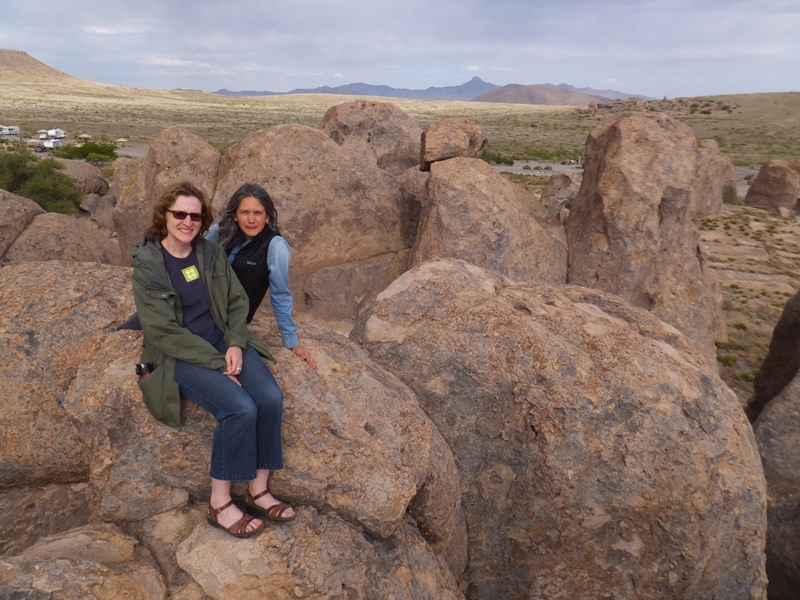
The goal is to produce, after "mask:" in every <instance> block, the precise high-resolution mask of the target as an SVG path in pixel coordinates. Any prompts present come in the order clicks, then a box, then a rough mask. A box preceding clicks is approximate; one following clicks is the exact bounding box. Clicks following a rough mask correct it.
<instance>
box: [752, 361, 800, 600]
mask: <svg viewBox="0 0 800 600" xmlns="http://www.w3.org/2000/svg"><path fill="white" fill-rule="evenodd" d="M753 428H754V430H755V435H756V441H757V442H758V448H759V451H760V452H761V460H762V461H763V464H764V475H766V478H767V490H768V493H769V500H770V502H769V509H768V513H767V514H768V527H767V544H766V554H767V576H768V577H769V598H770V600H792V599H793V598H795V597H796V596H797V590H798V586H800V524H799V523H798V521H797V514H798V511H800V444H799V443H798V442H799V441H800V377H797V376H795V377H794V378H793V379H792V380H791V381H790V382H789V383H788V385H786V386H785V387H784V388H783V389H782V390H781V392H780V393H779V394H778V395H777V396H775V397H774V398H773V399H772V400H771V401H770V402H769V403H768V404H767V405H766V406H765V407H764V410H763V411H762V412H761V413H760V415H759V416H758V419H757V420H756V421H755V423H754V424H753Z"/></svg>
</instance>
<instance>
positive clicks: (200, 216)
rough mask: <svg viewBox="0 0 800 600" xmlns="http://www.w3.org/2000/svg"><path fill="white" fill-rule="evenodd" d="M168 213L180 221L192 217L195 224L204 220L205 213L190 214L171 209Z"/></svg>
mask: <svg viewBox="0 0 800 600" xmlns="http://www.w3.org/2000/svg"><path fill="white" fill-rule="evenodd" d="M167 212H169V213H172V216H173V217H175V219H176V220H178V221H183V220H184V219H185V218H186V217H190V218H191V219H192V221H194V222H195V223H199V222H200V221H202V220H203V213H190V212H184V211H182V210H170V209H169V208H168V209H167Z"/></svg>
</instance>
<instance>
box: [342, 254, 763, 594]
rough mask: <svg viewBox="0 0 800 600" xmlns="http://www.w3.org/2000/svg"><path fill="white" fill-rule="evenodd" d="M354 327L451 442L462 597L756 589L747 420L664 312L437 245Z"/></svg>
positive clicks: (755, 487)
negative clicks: (516, 275) (448, 255)
mask: <svg viewBox="0 0 800 600" xmlns="http://www.w3.org/2000/svg"><path fill="white" fill-rule="evenodd" d="M351 337H353V338H354V339H356V340H357V341H359V342H360V343H361V344H362V345H364V347H365V348H367V350H368V351H369V352H370V354H371V355H372V357H373V358H374V359H375V361H376V362H378V363H379V364H381V365H383V366H384V367H385V368H386V369H388V370H391V371H392V372H393V373H395V374H396V375H398V376H399V377H400V379H402V380H403V381H404V382H405V383H406V384H408V386H409V387H410V388H411V389H412V390H414V392H416V394H417V397H418V398H419V401H420V403H421V404H422V407H423V408H424V409H425V411H426V412H427V413H428V415H429V416H430V418H431V420H432V421H433V422H434V424H435V425H436V426H437V427H438V428H439V431H440V432H441V433H442V435H443V436H444V438H445V439H446V440H447V443H448V445H449V446H450V448H451V450H452V451H453V453H454V455H455V458H456V464H457V465H458V467H459V471H460V474H461V480H462V490H463V506H464V510H465V513H466V518H467V529H468V532H469V566H468V568H467V571H466V572H465V575H464V579H465V580H464V581H462V586H467V587H466V589H467V590H468V591H467V595H468V596H469V597H470V598H472V599H481V598H486V599H489V598H491V599H494V598H556V597H558V598H602V597H612V598H649V599H658V598H663V599H665V600H666V599H670V600H672V599H674V598H712V597H719V598H731V599H755V598H760V599H764V598H765V586H766V578H765V575H764V555H763V546H764V539H765V536H766V497H765V483H764V477H763V472H762V469H761V463H760V460H759V456H758V452H757V450H756V446H755V442H754V439H753V433H752V430H751V428H750V426H749V424H748V423H747V420H746V419H745V418H744V415H743V414H742V412H741V409H740V408H739V406H738V404H737V401H736V397H735V395H734V394H733V392H732V391H731V390H730V389H729V388H728V387H727V386H726V385H725V384H724V383H723V382H722V380H720V379H719V377H718V376H717V375H716V374H715V373H714V372H713V370H712V369H710V368H709V367H708V366H707V364H706V362H705V361H704V359H703V357H702V356H701V355H700V354H699V353H698V352H697V351H696V350H695V348H694V346H693V345H692V344H690V343H688V342H687V340H686V338H684V336H682V335H681V334H680V333H679V332H678V331H677V330H676V329H675V328H674V327H672V326H670V325H668V324H665V323H663V322H662V321H659V320H658V319H656V318H655V317H654V316H652V315H651V314H649V313H647V312H646V311H642V310H639V309H636V308H634V307H631V306H630V305H628V304H627V303H625V302H624V301H622V300H621V299H620V298H618V297H617V296H614V295H611V294H605V293H602V292H599V291H596V290H590V289H586V288H580V287H577V286H549V285H544V284H532V283H525V284H524V283H513V282H511V281H509V280H508V279H506V278H504V277H502V276H500V275H498V274H494V273H491V272H488V271H485V270H483V269H481V268H479V267H476V266H474V265H470V264H468V263H464V262H462V261H454V260H441V261H432V262H428V263H425V264H423V265H420V266H419V267H417V268H415V269H412V270H411V271H408V272H406V273H405V274H403V275H402V276H401V277H399V278H398V279H397V280H395V281H394V282H393V283H392V284H391V285H390V286H389V287H388V288H387V289H386V290H384V291H383V292H382V293H381V294H379V296H378V298H377V299H376V301H375V303H374V304H373V306H372V307H371V310H370V311H367V312H365V313H364V314H363V315H362V317H361V319H360V320H359V322H358V323H357V325H356V327H355V328H354V330H353V332H352V334H351Z"/></svg>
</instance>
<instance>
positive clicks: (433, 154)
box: [420, 117, 489, 171]
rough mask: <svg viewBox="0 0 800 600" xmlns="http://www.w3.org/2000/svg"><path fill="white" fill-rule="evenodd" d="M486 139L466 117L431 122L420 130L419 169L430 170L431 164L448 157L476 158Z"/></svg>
mask: <svg viewBox="0 0 800 600" xmlns="http://www.w3.org/2000/svg"><path fill="white" fill-rule="evenodd" d="M488 141H489V140H488V139H487V138H486V134H484V133H483V130H482V129H481V128H480V127H478V126H477V125H476V124H475V123H473V122H472V121H470V120H468V119H461V118H456V117H448V118H446V119H441V120H439V121H436V122H435V123H431V124H430V125H428V126H427V127H426V128H425V130H424V131H423V132H422V147H421V148H420V169H422V170H423V171H430V169H431V164H433V163H435V162H438V161H440V160H447V159H448V158H456V157H462V158H477V156H478V153H479V152H480V151H481V150H482V149H483V148H484V146H486V144H487V142H488Z"/></svg>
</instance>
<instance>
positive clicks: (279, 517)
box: [244, 490, 297, 521]
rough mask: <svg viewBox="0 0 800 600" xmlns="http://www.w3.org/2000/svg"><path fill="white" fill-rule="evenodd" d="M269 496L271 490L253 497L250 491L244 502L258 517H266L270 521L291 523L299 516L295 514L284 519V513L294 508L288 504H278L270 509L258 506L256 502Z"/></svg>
mask: <svg viewBox="0 0 800 600" xmlns="http://www.w3.org/2000/svg"><path fill="white" fill-rule="evenodd" d="M267 494H269V490H264V491H263V492H261V493H260V494H256V495H255V496H252V495H251V494H250V491H249V490H248V492H247V499H246V500H245V501H244V502H245V504H247V508H248V509H250V512H251V513H253V514H255V515H256V516H258V517H264V518H266V519H269V520H270V521H291V520H292V519H294V518H295V517H296V516H297V513H295V514H293V515H292V516H291V517H284V516H283V513H285V512H286V511H287V510H288V509H290V508H292V507H291V506H289V505H288V504H286V502H278V503H277V504H273V505H272V506H270V507H269V508H262V507H261V506H259V505H258V504H256V500H258V499H259V498H261V496H265V495H267Z"/></svg>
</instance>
